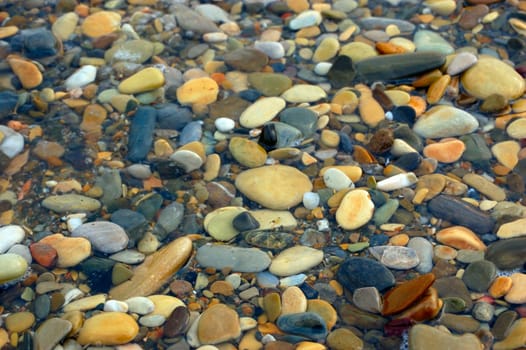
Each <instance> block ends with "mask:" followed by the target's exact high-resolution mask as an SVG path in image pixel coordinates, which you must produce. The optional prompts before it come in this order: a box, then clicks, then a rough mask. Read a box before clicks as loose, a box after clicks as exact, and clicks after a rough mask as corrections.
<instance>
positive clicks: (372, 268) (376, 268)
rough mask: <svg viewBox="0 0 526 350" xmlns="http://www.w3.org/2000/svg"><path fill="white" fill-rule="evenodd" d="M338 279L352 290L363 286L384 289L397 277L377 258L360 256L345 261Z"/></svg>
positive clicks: (338, 273)
mask: <svg viewBox="0 0 526 350" xmlns="http://www.w3.org/2000/svg"><path fill="white" fill-rule="evenodd" d="M336 279H337V280H338V281H339V282H340V283H341V284H342V285H343V286H344V287H345V288H347V289H348V290H350V291H351V292H354V291H355V290H356V289H358V288H363V287H376V289H378V290H379V291H383V290H385V289H387V288H390V287H392V286H394V284H395V278H394V276H393V274H392V273H391V271H389V269H388V268H387V267H385V266H384V265H382V264H381V263H379V262H378V261H376V260H373V259H369V258H360V257H356V258H349V259H347V260H346V261H344V262H343V263H342V264H341V265H340V268H339V269H338V272H337V273H336Z"/></svg>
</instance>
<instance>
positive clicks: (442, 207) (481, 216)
mask: <svg viewBox="0 0 526 350" xmlns="http://www.w3.org/2000/svg"><path fill="white" fill-rule="evenodd" d="M428 208H429V210H430V212H431V214H433V215H434V216H436V217H438V218H441V219H444V220H446V221H449V222H451V223H453V224H456V225H459V226H465V227H467V228H469V229H471V230H473V231H474V232H475V233H477V234H483V233H488V232H491V231H492V230H493V226H495V221H494V220H493V219H492V218H491V216H490V215H489V214H488V213H486V212H483V211H481V210H480V209H478V208H477V207H475V206H473V205H471V204H469V203H467V202H464V201H463V200H461V199H459V198H457V197H453V196H448V195H444V194H441V195H438V196H437V197H435V198H433V199H431V200H430V201H429V203H428Z"/></svg>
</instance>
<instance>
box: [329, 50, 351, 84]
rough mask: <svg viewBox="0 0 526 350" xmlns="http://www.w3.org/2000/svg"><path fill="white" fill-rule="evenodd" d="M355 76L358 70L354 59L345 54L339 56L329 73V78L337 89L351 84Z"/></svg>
mask: <svg viewBox="0 0 526 350" xmlns="http://www.w3.org/2000/svg"><path fill="white" fill-rule="evenodd" d="M355 77H356V70H355V68H354V64H353V62H352V59H351V58H350V57H349V56H345V55H342V56H338V57H337V58H336V60H335V61H334V62H333V64H332V67H331V69H329V72H328V73H327V78H329V81H330V83H331V85H332V87H333V88H335V89H339V88H342V87H344V86H351V85H352V84H353V80H354V78H355Z"/></svg>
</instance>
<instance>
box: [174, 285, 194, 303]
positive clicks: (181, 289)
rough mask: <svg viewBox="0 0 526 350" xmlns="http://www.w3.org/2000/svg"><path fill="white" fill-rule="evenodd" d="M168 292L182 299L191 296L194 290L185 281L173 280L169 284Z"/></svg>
mask: <svg viewBox="0 0 526 350" xmlns="http://www.w3.org/2000/svg"><path fill="white" fill-rule="evenodd" d="M170 290H171V291H172V293H174V294H175V296H176V297H178V298H181V299H182V298H184V297H187V296H189V295H190V294H192V292H193V290H194V288H193V286H192V284H191V283H190V282H188V281H185V280H175V281H173V282H172V283H170Z"/></svg>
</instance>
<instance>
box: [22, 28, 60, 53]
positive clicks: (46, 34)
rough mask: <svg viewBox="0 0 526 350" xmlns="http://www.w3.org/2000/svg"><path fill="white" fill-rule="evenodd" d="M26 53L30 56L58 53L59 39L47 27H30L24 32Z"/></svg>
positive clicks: (23, 38)
mask: <svg viewBox="0 0 526 350" xmlns="http://www.w3.org/2000/svg"><path fill="white" fill-rule="evenodd" d="M21 35H22V41H23V43H24V53H25V55H26V57H28V58H43V57H49V56H53V55H56V54H57V39H55V36H54V35H53V33H52V32H51V31H50V30H47V29H45V28H36V29H28V30H24V31H23V32H22V34H21Z"/></svg>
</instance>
